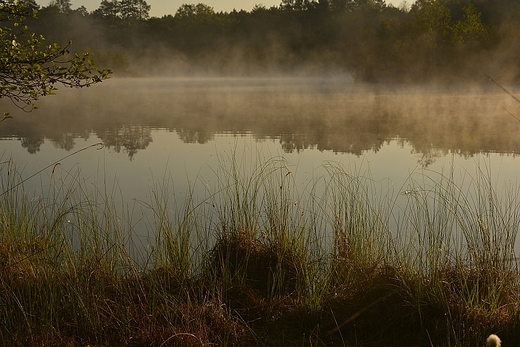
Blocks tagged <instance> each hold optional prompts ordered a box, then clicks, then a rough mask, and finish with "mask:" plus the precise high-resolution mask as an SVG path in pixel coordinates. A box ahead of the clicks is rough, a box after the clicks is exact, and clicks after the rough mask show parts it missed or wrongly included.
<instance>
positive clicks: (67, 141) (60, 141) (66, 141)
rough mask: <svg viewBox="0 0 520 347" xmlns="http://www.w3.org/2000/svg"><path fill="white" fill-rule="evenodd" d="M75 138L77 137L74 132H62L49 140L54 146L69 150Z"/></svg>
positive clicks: (74, 142) (73, 144) (72, 146)
mask: <svg viewBox="0 0 520 347" xmlns="http://www.w3.org/2000/svg"><path fill="white" fill-rule="evenodd" d="M76 138H77V135H76V134H72V133H63V134H61V136H59V137H55V138H51V141H52V143H53V144H54V146H55V147H56V148H60V149H64V150H66V151H70V150H72V149H74V146H75V145H76V141H75V139H76Z"/></svg>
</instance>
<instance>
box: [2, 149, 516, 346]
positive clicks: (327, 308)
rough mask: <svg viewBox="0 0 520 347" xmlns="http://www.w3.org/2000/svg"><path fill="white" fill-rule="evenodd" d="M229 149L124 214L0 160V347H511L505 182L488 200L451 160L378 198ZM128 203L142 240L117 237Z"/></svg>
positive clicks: (511, 264)
mask: <svg viewBox="0 0 520 347" xmlns="http://www.w3.org/2000/svg"><path fill="white" fill-rule="evenodd" d="M250 154H251V153H250ZM241 155H242V154H241V152H240V151H235V152H233V154H232V155H230V156H228V157H220V158H219V165H218V166H217V167H215V168H214V174H215V182H216V183H215V184H214V185H209V184H208V185H207V189H206V191H205V194H204V195H203V196H201V195H199V194H198V193H197V194H195V192H194V191H193V190H188V191H187V192H183V194H181V195H176V194H177V193H176V192H175V191H174V190H173V189H172V187H174V184H173V183H174V182H171V180H170V178H169V176H168V174H165V175H164V178H162V179H159V180H157V181H155V182H154V183H153V184H152V186H151V188H150V199H149V200H147V201H138V203H137V204H136V205H135V204H134V205H130V204H120V200H119V199H118V198H117V197H118V195H119V194H123V193H121V192H119V191H117V189H107V185H106V184H105V183H106V182H103V181H101V182H98V184H96V185H91V184H90V183H87V181H86V180H84V179H83V177H82V175H81V173H80V172H74V171H66V170H64V169H62V168H60V166H59V165H57V166H56V167H54V168H53V170H52V172H49V173H48V176H49V177H48V182H49V183H47V180H43V179H42V180H41V182H42V184H41V187H40V189H36V190H32V189H31V190H26V189H25V188H24V187H25V183H23V182H22V181H23V180H24V179H23V178H22V177H21V174H20V169H18V168H17V167H16V166H15V164H14V163H13V162H12V161H9V160H7V161H4V162H3V163H2V164H1V167H0V173H1V178H2V181H1V188H0V190H1V192H2V193H1V194H2V197H1V200H0V204H1V205H0V228H1V233H0V271H1V273H2V275H1V276H0V281H1V282H0V295H1V299H0V302H1V304H0V319H1V321H2V324H1V326H0V341H1V343H2V344H3V345H6V346H7V345H10V346H22V345H46V346H47V345H48V346H51V345H63V346H84V345H104V346H108V345H117V346H120V345H127V346H145V345H146V346H149V345H155V346H183V345H184V346H199V345H200V346H206V345H221V346H222V345H233V346H245V345H253V346H280V345H284V346H291V345H294V346H296V345H298V346H331V345H336V346H383V345H384V346H401V345H404V344H406V345H420V346H476V345H481V344H482V342H483V341H485V339H486V337H487V336H488V335H489V334H490V333H498V334H499V336H500V337H501V339H502V340H503V341H504V343H507V344H510V345H513V344H514V343H516V342H517V341H519V339H520V336H518V334H519V333H518V332H519V331H520V330H519V327H520V322H519V313H520V312H519V307H520V305H519V304H520V298H519V295H518V293H519V282H518V280H519V278H520V273H519V271H518V267H517V261H516V253H515V249H514V245H515V238H516V235H517V231H518V225H519V223H520V206H519V204H520V201H519V200H518V196H520V195H519V194H518V186H516V185H514V184H512V185H511V186H509V188H507V189H506V191H505V192H502V191H500V192H497V190H496V187H495V184H494V182H495V180H494V177H493V174H492V173H491V171H490V170H489V171H488V170H486V168H485V167H481V168H480V169H479V170H477V171H476V172H475V173H471V174H469V173H468V174H467V175H465V176H464V177H463V178H462V182H463V184H460V182H461V180H459V179H458V178H457V170H456V169H454V168H453V167H452V168H448V170H446V172H432V171H421V172H420V173H417V174H414V175H410V178H409V179H408V180H407V182H406V183H405V184H404V185H403V186H402V187H400V188H399V189H395V190H394V189H389V186H388V185H386V184H384V183H382V182H381V181H378V180H375V179H373V178H372V177H370V175H368V174H363V173H360V172H359V171H356V170H352V169H349V168H347V167H345V166H343V165H341V164H339V163H336V162H326V163H324V164H323V168H324V170H325V172H326V174H324V175H321V176H319V177H316V178H315V179H314V180H313V181H312V182H310V183H309V184H308V185H306V186H305V188H304V189H302V188H301V187H300V186H299V185H296V184H295V182H296V181H295V178H294V175H296V174H297V173H295V172H292V171H290V170H289V168H290V165H288V163H287V162H286V160H284V159H283V158H282V157H272V158H267V159H264V157H262V156H259V155H256V156H255V154H254V153H253V154H251V157H252V159H251V160H252V165H247V166H242V165H241V164H240V163H241V160H240V156H241ZM33 179H34V178H33ZM193 180H196V178H193ZM179 196H182V201H179ZM172 202H173V204H172ZM136 206H137V207H136ZM139 209H146V210H148V211H151V212H152V215H153V218H150V219H148V220H147V221H146V222H147V223H148V227H149V230H150V243H149V244H147V245H144V246H143V245H139V244H136V243H139V242H140V241H139V240H141V239H139V238H134V237H133V233H134V232H135V230H134V229H133V227H134V225H133V222H132V218H131V217H132V216H133V215H135V214H137V212H138V210H139Z"/></svg>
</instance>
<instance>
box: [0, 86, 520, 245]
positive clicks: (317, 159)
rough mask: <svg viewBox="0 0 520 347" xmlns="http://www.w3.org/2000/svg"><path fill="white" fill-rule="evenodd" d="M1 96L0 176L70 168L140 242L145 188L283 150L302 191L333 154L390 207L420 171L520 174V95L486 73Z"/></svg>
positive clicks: (197, 191) (201, 181) (175, 187)
mask: <svg viewBox="0 0 520 347" xmlns="http://www.w3.org/2000/svg"><path fill="white" fill-rule="evenodd" d="M511 92H512V93H515V92H516V91H515V90H514V89H511ZM0 106H1V107H2V109H3V110H4V111H9V112H11V114H12V115H13V116H14V118H13V119H9V120H6V121H5V122H4V123H2V125H1V126H0V158H1V161H2V163H3V166H2V167H1V171H0V174H1V175H3V176H4V177H5V175H7V174H8V171H9V170H8V168H7V166H8V164H7V163H9V165H11V164H10V163H14V164H15V165H16V166H17V167H18V170H19V172H20V175H21V176H20V177H21V179H27V181H26V182H25V183H24V184H25V187H26V191H27V192H28V194H29V195H30V196H39V195H41V194H45V192H47V191H48V190H49V187H50V186H51V185H52V184H51V183H50V182H51V180H53V179H57V178H58V179H60V180H63V181H67V180H70V179H72V180H78V177H80V178H79V180H80V181H81V182H82V185H83V186H84V187H89V189H90V188H91V189H93V190H98V191H108V192H116V194H115V195H116V196H117V197H118V198H117V199H118V204H122V205H125V206H129V207H127V209H128V211H131V212H130V213H129V214H130V215H132V221H130V222H128V225H129V226H131V228H132V229H133V230H134V231H135V233H136V235H137V236H138V239H139V240H140V241H139V242H141V243H142V244H144V245H146V244H147V242H148V241H147V240H148V239H147V238H148V237H149V236H150V234H151V233H152V234H153V222H151V220H152V219H153V216H150V215H149V210H150V209H149V205H150V201H151V200H153V199H154V192H157V190H158V189H159V190H160V189H163V191H162V193H165V195H168V194H170V197H169V202H168V203H172V204H182V202H183V201H184V200H185V199H186V194H187V192H188V191H192V192H193V197H194V199H195V200H196V201H198V202H204V201H206V200H205V199H208V194H209V195H210V194H211V193H210V192H211V191H212V190H214V189H216V188H215V187H217V185H218V182H217V181H218V175H219V172H222V170H223V169H225V168H226V167H228V165H230V163H231V162H233V161H234V162H236V163H237V164H238V166H240V167H242V168H243V170H244V172H245V173H247V172H249V171H248V170H253V171H254V168H255V167H257V166H258V165H259V164H261V163H262V162H264V161H269V160H270V159H272V158H280V159H283V164H282V165H281V167H280V170H282V171H283V170H285V171H283V172H281V174H283V175H288V174H289V173H290V174H291V177H292V178H291V179H292V180H293V181H292V182H293V185H294V187H295V189H296V191H297V194H296V197H297V199H299V200H305V199H307V198H306V194H307V192H308V191H309V190H310V189H316V190H320V189H325V186H320V184H317V183H316V182H319V181H320V180H322V179H323V178H324V177H327V175H328V174H329V171H327V167H328V166H327V165H328V164H329V163H334V165H340V166H341V167H344V168H345V170H346V171H347V172H350V173H352V174H353V175H357V176H362V177H367V178H370V181H371V182H376V184H377V186H378V187H380V188H378V189H382V190H383V191H388V192H390V193H389V194H391V195H392V196H395V198H394V200H395V201H396V213H397V214H399V211H401V210H403V207H402V206H401V202H402V201H404V200H402V199H404V198H405V195H406V194H408V193H409V192H410V191H411V189H417V186H416V184H419V185H420V182H423V181H425V180H424V177H428V180H431V181H434V180H435V177H440V176H439V174H443V175H448V176H449V175H453V176H454V177H455V180H457V182H459V183H457V184H459V185H460V187H461V189H465V188H464V187H466V186H468V189H472V188H471V187H469V186H471V184H469V183H468V182H471V180H473V179H475V177H477V176H478V174H477V173H478V172H479V171H482V172H484V173H485V175H487V177H489V178H490V181H492V183H493V185H494V187H496V188H495V189H496V191H497V193H498V194H499V195H500V194H502V192H503V191H512V190H513V191H515V189H516V188H517V186H516V185H517V183H518V173H519V172H520V158H518V153H520V136H519V134H520V104H519V103H517V102H516V101H515V100H514V99H513V98H512V97H511V96H510V95H508V94H507V93H505V92H503V91H502V90H500V89H499V88H497V87H496V86H495V85H492V84H490V83H486V82H485V81H484V82H483V83H482V85H480V86H457V87H453V86H433V87H432V86H430V87H410V86H377V85H360V84H355V83H353V82H352V80H351V79H350V78H347V77H342V76H339V77H330V76H329V77H323V78H257V79H251V78H249V79H245V78H244V79H242V78H229V79H226V78H155V79H146V78H127V79H116V78H114V79H111V80H108V81H106V82H103V83H102V84H100V85H95V86H93V87H90V88H86V89H82V90H69V89H63V90H59V91H58V93H57V95H56V96H50V97H46V98H44V99H42V100H40V101H39V102H38V109H37V110H34V111H32V112H30V113H24V112H22V111H20V110H18V109H16V108H15V107H13V106H12V105H11V104H10V103H9V102H8V101H5V100H2V102H1V103H0ZM57 163H59V164H58V165H55V164H57ZM255 165H256V166H255ZM35 173H37V175H35V176H34V177H33V175H34V174H35ZM425 175H426V176H425ZM416 176H417V177H420V178H419V179H415V177H416ZM71 177H72V178H71ZM220 177H221V176H220ZM411 179H412V181H414V182H415V183H414V184H412V185H411V183H410V181H411ZM164 184H166V185H168V188H167V190H168V193H166V192H165V191H164V189H166V188H164V187H163V188H160V187H161V185H162V186H164ZM512 187H513V188H512ZM170 188H171V192H170V191H169V189H170ZM500 196H501V195H500ZM119 199H120V200H119ZM296 203H298V201H295V204H296ZM403 204H405V203H404V202H403ZM123 209H124V208H123ZM397 224H399V223H397V222H396V223H394V224H392V226H391V228H393V227H397V226H396V225H397ZM519 246H520V245H519V244H518V241H517V244H516V248H517V249H519Z"/></svg>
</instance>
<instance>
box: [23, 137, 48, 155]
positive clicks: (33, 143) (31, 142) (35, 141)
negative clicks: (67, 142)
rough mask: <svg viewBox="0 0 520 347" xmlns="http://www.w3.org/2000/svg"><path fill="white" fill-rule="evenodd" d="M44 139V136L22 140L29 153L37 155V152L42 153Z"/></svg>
mask: <svg viewBox="0 0 520 347" xmlns="http://www.w3.org/2000/svg"><path fill="white" fill-rule="evenodd" d="M43 142H44V138H43V136H33V137H31V136H29V137H22V138H21V144H22V147H23V148H25V149H27V152H29V153H31V154H35V153H36V152H39V151H40V147H41V145H43Z"/></svg>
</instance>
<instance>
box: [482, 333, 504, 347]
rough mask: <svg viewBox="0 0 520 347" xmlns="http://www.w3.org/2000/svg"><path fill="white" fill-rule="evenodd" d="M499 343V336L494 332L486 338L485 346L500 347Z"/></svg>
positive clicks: (500, 342)
mask: <svg viewBox="0 0 520 347" xmlns="http://www.w3.org/2000/svg"><path fill="white" fill-rule="evenodd" d="M501 344H502V341H500V338H499V337H498V336H496V335H495V334H491V335H489V337H488V338H487V339H486V347H500V346H501Z"/></svg>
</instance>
